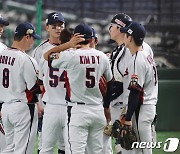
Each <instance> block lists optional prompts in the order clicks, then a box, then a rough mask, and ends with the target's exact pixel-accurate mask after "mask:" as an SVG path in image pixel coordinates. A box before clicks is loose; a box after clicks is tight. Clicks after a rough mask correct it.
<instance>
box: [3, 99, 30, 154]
mask: <svg viewBox="0 0 180 154" xmlns="http://www.w3.org/2000/svg"><path fill="white" fill-rule="evenodd" d="M1 113H2V122H3V125H4V130H5V138H6V148H5V149H4V150H3V152H2V153H1V154H27V149H28V144H29V137H30V126H31V116H30V110H29V107H28V105H27V103H25V102H11V103H4V104H3V105H2V110H1Z"/></svg>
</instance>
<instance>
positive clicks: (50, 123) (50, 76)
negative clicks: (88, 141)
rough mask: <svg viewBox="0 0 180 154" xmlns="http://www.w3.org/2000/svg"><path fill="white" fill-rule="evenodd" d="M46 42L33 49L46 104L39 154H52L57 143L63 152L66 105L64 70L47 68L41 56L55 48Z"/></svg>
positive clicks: (46, 63) (43, 99)
mask: <svg viewBox="0 0 180 154" xmlns="http://www.w3.org/2000/svg"><path fill="white" fill-rule="evenodd" d="M55 46H56V45H55V44H52V43H51V42H50V41H49V40H46V41H45V42H43V43H42V44H40V46H39V47H37V48H36V49H35V59H36V60H37V61H38V63H39V67H40V74H41V75H42V79H43V85H44V88H45V93H44V94H43V97H42V101H43V102H46V106H45V109H44V115H43V125H42V149H41V151H40V153H41V154H51V153H53V149H54V145H55V144H56V143H57V141H59V149H61V150H63V151H64V150H65V144H64V135H63V133H64V127H65V117H66V116H65V115H66V112H67V103H66V101H65V96H66V90H65V76H66V72H65V71H64V69H58V68H52V67H51V68H49V66H48V62H47V61H46V60H45V59H44V57H43V54H44V53H45V52H46V51H48V50H49V49H51V48H53V47H55Z"/></svg>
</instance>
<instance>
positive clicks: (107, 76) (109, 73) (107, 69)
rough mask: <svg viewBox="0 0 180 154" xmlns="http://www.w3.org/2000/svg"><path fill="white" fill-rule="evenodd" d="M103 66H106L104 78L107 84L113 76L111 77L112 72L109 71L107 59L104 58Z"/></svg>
mask: <svg viewBox="0 0 180 154" xmlns="http://www.w3.org/2000/svg"><path fill="white" fill-rule="evenodd" d="M104 65H105V66H106V68H105V72H104V76H105V78H106V80H107V82H109V81H111V80H112V78H113V75H112V71H111V65H110V62H109V59H108V58H107V57H105V64H104Z"/></svg>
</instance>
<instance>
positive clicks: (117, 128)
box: [111, 120, 122, 139]
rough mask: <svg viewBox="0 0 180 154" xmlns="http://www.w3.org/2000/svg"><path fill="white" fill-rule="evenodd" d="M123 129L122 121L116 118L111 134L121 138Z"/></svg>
mask: <svg viewBox="0 0 180 154" xmlns="http://www.w3.org/2000/svg"><path fill="white" fill-rule="evenodd" d="M121 130H122V125H121V122H120V121H119V120H116V121H115V122H114V123H113V126H112V133H111V136H112V137H114V138H116V139H120V137H121Z"/></svg>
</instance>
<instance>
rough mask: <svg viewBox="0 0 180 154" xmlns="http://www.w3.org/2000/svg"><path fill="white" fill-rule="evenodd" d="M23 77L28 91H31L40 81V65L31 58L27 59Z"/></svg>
mask: <svg viewBox="0 0 180 154" xmlns="http://www.w3.org/2000/svg"><path fill="white" fill-rule="evenodd" d="M23 76H24V80H25V82H26V86H27V89H28V90H30V89H31V88H32V87H33V86H34V85H35V84H36V81H37V79H38V65H37V63H36V61H35V60H32V59H31V58H30V57H29V58H28V57H27V58H26V61H25V62H24V64H23Z"/></svg>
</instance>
